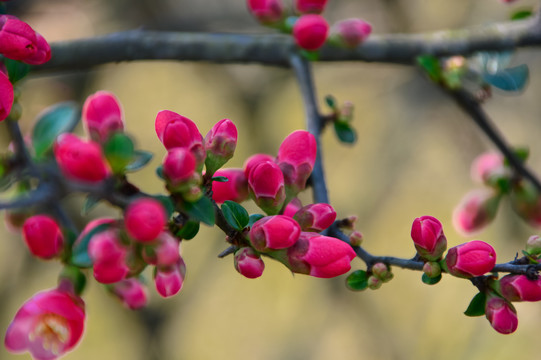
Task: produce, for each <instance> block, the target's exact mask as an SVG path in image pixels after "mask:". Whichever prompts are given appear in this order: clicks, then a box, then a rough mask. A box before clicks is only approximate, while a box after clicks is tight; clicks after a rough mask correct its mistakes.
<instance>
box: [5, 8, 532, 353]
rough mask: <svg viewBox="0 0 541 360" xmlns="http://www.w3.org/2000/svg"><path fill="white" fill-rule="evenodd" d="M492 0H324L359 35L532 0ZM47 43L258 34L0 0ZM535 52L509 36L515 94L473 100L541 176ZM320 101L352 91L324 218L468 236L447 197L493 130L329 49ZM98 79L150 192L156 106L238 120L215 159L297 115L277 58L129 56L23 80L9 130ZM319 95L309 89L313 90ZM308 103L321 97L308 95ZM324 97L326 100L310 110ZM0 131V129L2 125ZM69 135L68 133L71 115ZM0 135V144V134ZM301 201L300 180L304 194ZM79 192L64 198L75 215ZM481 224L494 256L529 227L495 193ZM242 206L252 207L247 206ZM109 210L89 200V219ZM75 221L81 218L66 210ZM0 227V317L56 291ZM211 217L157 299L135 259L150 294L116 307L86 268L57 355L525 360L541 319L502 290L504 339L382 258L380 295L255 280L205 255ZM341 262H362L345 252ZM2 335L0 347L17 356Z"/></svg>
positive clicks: (239, 18)
mask: <svg viewBox="0 0 541 360" xmlns="http://www.w3.org/2000/svg"><path fill="white" fill-rule="evenodd" d="M536 3H537V2H536V1H519V2H518V4H517V5H512V6H508V5H505V4H503V3H501V2H500V1H498V0H456V1H449V0H446V1H443V0H403V1H399V0H386V1H354V0H351V1H337V0H331V1H329V4H328V9H327V10H326V12H325V15H326V17H327V19H328V20H329V21H330V22H331V23H332V22H334V21H337V20H340V19H343V18H347V17H352V16H357V17H362V18H364V19H365V20H367V21H369V22H371V23H372V25H373V27H374V32H375V33H389V32H418V31H431V30H438V29H444V28H458V27H463V26H467V25H471V24H482V23H487V22H492V21H502V20H505V19H507V18H508V16H509V13H510V11H511V9H516V8H517V7H520V6H527V5H534V4H536ZM8 4H9V6H10V7H12V8H13V9H14V11H15V13H16V14H20V16H21V18H23V19H24V20H26V21H28V22H29V23H30V24H31V25H32V26H33V27H34V28H35V29H36V30H37V31H39V32H40V33H42V34H43V35H44V36H45V38H47V39H48V40H49V41H51V42H52V41H57V40H63V39H73V38H81V37H89V36H93V35H97V34H105V33H109V32H114V31H119V30H125V29H132V28H138V27H143V28H148V29H163V30H182V31H227V32H261V31H265V30H264V29H262V28H260V27H258V26H257V24H256V23H255V21H254V20H253V19H252V18H251V17H250V16H249V15H248V13H247V11H246V10H245V1H244V0H220V1H212V0H197V1H195V0H189V1H188V0H186V1H176V0H160V1H152V0H148V1H127V0H118V1H113V2H110V1H104V0H103V1H101V0H79V1H77V0H72V1H60V0H57V1H19V0H11V2H10V3H8ZM540 61H541V59H540V56H539V52H537V51H535V50H521V51H519V52H517V54H516V56H515V58H514V62H513V63H514V64H520V63H523V62H525V63H528V64H529V66H530V70H531V79H530V83H529V86H528V88H527V90H526V91H525V92H524V93H522V94H520V95H518V96H517V95H509V94H506V93H503V92H498V91H496V92H495V94H494V97H493V99H491V100H489V101H488V103H487V104H486V107H485V108H486V110H487V112H488V113H489V115H490V116H491V117H492V118H493V120H494V122H495V123H496V124H497V126H498V127H500V129H501V130H502V132H503V133H504V134H505V135H506V137H507V139H508V140H509V142H510V143H512V144H514V145H528V146H529V147H530V149H531V158H530V161H529V163H530V165H531V167H532V168H533V169H537V170H538V171H537V172H538V173H541V142H540V141H539V135H540V134H541V123H540V122H539V116H540V113H541V107H540V103H539V100H538V94H539V93H541V73H540V72H539V69H540V66H539V65H540ZM314 71H315V78H316V83H317V92H318V96H319V99H320V100H322V99H323V96H324V95H326V94H333V95H334V96H335V97H336V98H337V99H338V100H339V101H340V102H343V101H346V100H349V101H352V102H353V103H354V104H355V120H354V126H355V128H356V129H357V132H358V135H359V141H358V143H357V144H355V145H354V146H345V145H342V144H340V143H338V141H337V140H336V138H335V137H334V135H333V134H332V132H330V131H326V132H325V133H324V135H323V138H322V144H323V155H324V165H325V168H326V170H327V181H328V186H329V189H330V198H331V202H332V205H333V206H334V207H335V209H336V210H337V212H338V216H339V217H345V216H348V215H353V214H355V215H358V217H359V221H358V228H359V230H361V231H362V232H363V234H364V235H365V243H364V246H365V247H366V249H367V250H368V251H370V252H372V253H374V254H378V255H394V256H399V257H405V258H408V257H411V256H413V255H414V248H413V245H412V242H411V239H410V237H409V232H410V226H411V222H412V220H413V219H414V218H415V217H418V216H421V215H433V216H436V217H438V218H439V219H440V220H441V221H442V223H443V224H444V229H445V232H446V234H447V238H448V241H449V246H454V245H457V244H459V243H462V242H465V241H467V240H471V239H472V238H469V239H468V238H464V237H462V236H460V235H458V234H457V233H456V232H455V231H454V229H453V227H452V224H451V213H452V209H453V207H454V206H455V205H456V204H457V203H458V201H459V199H460V198H461V197H462V195H463V194H465V193H466V192H467V191H468V190H470V189H473V188H474V187H475V186H477V185H476V184H474V183H472V181H471V180H470V177H469V166H470V163H471V161H472V160H473V158H474V157H475V156H476V155H478V154H480V153H481V152H483V151H485V150H487V149H492V146H491V144H489V143H488V141H487V139H486V138H485V136H484V135H483V134H481V133H480V132H479V130H478V129H477V128H476V127H475V125H474V124H473V123H472V121H471V120H470V119H469V118H467V117H466V116H465V115H464V114H463V113H462V112H461V111H460V110H459V109H457V108H456V106H455V105H454V104H453V103H452V101H450V100H449V99H448V98H446V97H445V95H443V94H442V93H440V92H439V90H437V89H436V88H435V87H434V86H433V85H431V84H430V83H429V82H428V81H427V80H426V79H425V78H424V76H423V75H422V74H420V73H419V72H418V71H417V70H415V69H414V68H411V67H405V66H395V65H380V64H365V63H342V64H316V65H315V66H314ZM101 89H105V90H109V91H112V92H114V93H115V94H116V95H117V96H118V98H119V99H120V101H121V102H122V104H123V107H124V111H125V115H126V121H127V125H126V126H127V131H128V132H129V133H130V134H131V135H133V137H134V138H135V139H136V140H137V145H138V147H139V148H140V149H146V150H149V151H152V152H153V153H154V154H155V158H154V159H153V161H152V163H151V164H150V165H149V166H148V167H147V168H146V169H145V170H144V171H141V172H139V173H135V174H133V175H131V176H130V180H132V181H133V182H134V183H136V184H137V185H139V186H141V188H142V189H143V190H145V191H147V192H150V193H159V192H163V184H162V183H161V182H160V181H158V179H157V177H156V176H155V174H154V169H155V168H156V167H157V166H158V165H159V163H160V161H161V159H162V158H163V155H164V149H163V147H162V145H161V144H160V142H159V141H158V139H157V137H156V135H155V132H154V119H155V116H156V113H157V112H158V111H160V110H162V109H169V110H173V111H176V112H178V113H180V114H182V115H185V116H187V117H189V118H191V119H192V120H194V121H195V122H196V123H197V125H198V126H199V129H200V131H201V132H202V133H203V134H205V133H206V132H207V131H208V130H209V129H210V128H211V126H212V125H213V124H214V123H215V122H217V121H218V120H220V119H222V118H230V119H231V120H233V121H234V122H235V123H236V124H237V126H238V129H239V140H238V147H237V153H236V156H235V158H234V159H233V160H231V164H230V166H241V165H242V163H243V161H244V160H245V159H246V158H247V157H248V156H249V155H250V154H252V153H254V152H267V153H270V154H276V151H277V149H278V146H279V144H280V142H281V140H282V139H283V138H284V137H285V136H286V135H287V134H288V133H289V132H291V131H292V130H294V129H298V128H303V127H304V113H303V109H302V104H301V100H300V95H299V90H298V87H297V84H296V83H295V79H294V76H293V74H292V72H291V71H290V70H284V69H275V68H270V67H262V66H257V65H228V66H223V65H212V64H194V63H179V62H170V61H169V62H158V61H156V62H150V61H149V62H137V63H120V64H112V65H107V66H102V67H99V68H95V69H92V70H90V71H87V72H70V73H68V74H47V75H40V76H36V77H32V78H30V79H28V80H27V81H26V82H25V83H24V86H23V89H22V90H23V93H22V100H21V101H22V105H23V108H24V116H23V119H22V127H23V129H24V130H25V131H28V130H29V129H30V128H31V126H32V122H33V119H34V118H35V116H36V115H37V114H38V113H39V112H40V111H41V110H42V109H44V108H45V107H47V106H49V105H51V104H54V103H56V102H58V101H63V100H76V101H78V102H79V103H81V104H82V102H83V101H84V98H85V97H86V96H88V95H89V94H91V93H94V92H95V91H97V90H101ZM321 103H322V104H323V101H321ZM322 109H324V108H323V106H322ZM324 110H326V109H324ZM0 128H1V129H3V127H0ZM78 131H79V133H81V129H78ZM2 136H3V142H4V143H5V144H7V138H6V135H5V130H2ZM303 196H304V197H303V199H304V200H305V201H310V194H309V192H306V194H304V195H303ZM80 203H81V199H80V197H78V196H73V197H72V198H70V199H68V200H67V201H66V205H67V206H68V207H71V208H72V209H74V213H77V211H78V210H77V209H78V206H79V205H80ZM502 205H503V206H502V207H501V208H500V212H499V214H498V216H497V218H496V221H495V223H494V224H493V225H491V226H490V227H489V228H488V229H487V230H486V231H484V232H482V233H481V234H479V235H478V236H476V237H475V238H477V239H481V240H484V241H487V242H490V243H491V244H492V245H493V246H494V247H495V248H496V250H497V253H498V257H499V262H505V261H509V260H512V259H513V258H514V256H515V254H516V252H517V251H520V249H522V248H523V246H524V243H525V241H526V239H527V238H528V236H529V235H531V234H534V233H536V230H535V229H532V228H529V227H528V226H527V225H525V224H523V223H522V222H521V221H520V220H519V219H518V217H517V216H516V215H514V214H513V213H512V211H511V210H510V207H509V204H508V203H507V202H504V203H503V204H502ZM249 208H250V209H252V210H255V207H253V206H252V205H249ZM104 215H112V216H117V215H118V213H117V212H116V211H115V210H113V209H110V208H108V207H107V206H101V207H98V208H97V209H95V210H93V211H92V212H91V213H90V214H89V218H94V217H98V216H104ZM79 225H81V226H82V225H83V222H82V221H79ZM2 231H3V236H2V241H0V308H1V309H2V310H1V312H0V329H1V332H2V333H4V332H5V329H6V327H7V325H8V324H9V322H10V321H11V319H12V317H13V315H14V314H15V312H16V311H17V309H18V308H19V306H20V305H21V304H22V302H23V301H25V300H26V299H28V298H29V297H30V296H32V294H34V293H35V292H37V291H40V290H42V289H46V288H51V287H54V286H55V284H56V276H57V274H58V271H59V269H60V265H59V263H57V262H54V261H53V262H43V261H39V260H35V259H31V258H30V257H29V256H28V254H27V250H26V249H25V247H24V244H23V242H22V240H21V238H20V236H18V235H13V234H11V233H9V232H7V231H6V230H4V229H2ZM223 237H224V235H223V233H221V232H220V231H218V230H217V229H211V228H206V227H205V228H202V230H201V232H200V233H199V235H198V236H197V237H196V238H195V239H194V240H191V241H185V242H183V244H182V248H183V257H184V259H185V261H186V264H187V268H188V270H187V271H188V272H187V278H186V281H185V284H184V288H183V289H182V291H181V292H180V293H179V294H178V295H177V296H175V297H173V298H171V299H162V298H160V297H159V296H157V295H156V292H155V290H154V289H153V284H152V281H151V280H150V279H151V276H150V275H151V274H150V272H148V273H147V275H148V278H149V288H150V293H151V294H152V295H151V302H150V306H149V308H148V309H147V310H145V311H138V312H132V311H130V310H127V309H124V308H123V307H122V306H121V305H120V304H119V303H118V302H117V301H116V300H115V299H114V298H113V297H111V296H109V295H108V294H107V293H106V292H105V291H104V289H103V288H102V287H101V285H99V284H98V283H96V282H95V281H94V280H92V279H91V276H90V279H89V280H90V281H89V286H88V289H87V292H86V293H85V296H84V298H85V301H86V306H87V322H86V331H85V335H84V337H83V339H82V341H81V343H80V345H79V346H78V347H77V348H76V349H75V350H74V351H73V352H71V353H69V354H68V355H67V356H65V359H72V360H74V359H77V360H87V359H88V360H90V359H103V360H109V359H132V360H147V359H160V360H162V359H163V360H180V359H195V360H204V359H212V360H214V359H242V360H244V359H246V360H248V359H258V360H259V359H261V360H271V359H273V360H274V359H286V360H289V359H292V360H294V359H299V360H301V359H313V360H323V359H364V360H371V359H374V360H375V359H396V360H402V359H404V360H406V359H418V360H423V359H442V360H443V359H476V360H477V359H509V358H512V357H518V356H520V357H522V358H524V359H535V358H538V357H539V350H538V349H537V347H536V346H535V344H536V341H537V339H538V335H537V334H538V333H539V331H541V325H540V322H539V319H540V316H541V305H540V304H517V306H516V307H517V310H518V314H519V328H518V330H517V331H516V333H514V334H513V335H508V336H503V335H500V334H498V333H496V332H495V331H494V330H492V328H491V327H490V325H489V323H488V322H487V321H486V319H485V318H484V317H479V318H468V317H466V316H464V315H463V314H462V313H463V311H464V310H465V309H466V307H467V305H468V303H469V300H470V299H471V297H473V295H474V294H475V288H474V287H473V286H472V285H471V284H470V283H469V282H468V281H464V280H459V279H454V278H451V277H449V276H444V279H443V280H442V281H441V283H439V284H438V285H435V286H432V287H430V286H427V285H424V284H422V283H421V281H420V273H418V272H412V271H409V270H401V269H394V273H395V279H393V280H392V281H391V282H390V283H388V284H385V285H384V286H383V287H382V288H381V289H380V290H378V291H365V292H360V293H354V292H350V291H348V290H347V289H346V288H345V287H344V279H345V276H341V277H339V278H336V279H316V278H311V277H308V276H302V275H296V276H292V275H291V273H290V272H289V271H288V270H287V269H286V268H284V267H283V266H282V265H280V264H278V263H275V262H272V261H266V266H267V268H266V269H265V273H264V274H263V276H262V277H261V278H259V279H256V280H249V279H246V278H244V277H242V276H240V275H239V274H238V273H237V272H236V271H235V270H234V268H233V259H232V257H227V258H225V259H217V258H216V255H217V254H218V253H219V252H220V251H221V250H223V249H224V248H225V247H226V243H225V242H224V239H223ZM352 265H353V267H354V269H358V268H364V264H363V263H362V262H361V261H360V260H358V259H357V260H355V261H353V263H352ZM26 358H30V356H29V355H28V354H25V355H21V356H17V355H12V354H9V353H7V352H6V351H5V349H4V348H3V347H2V348H1V349H0V359H26Z"/></svg>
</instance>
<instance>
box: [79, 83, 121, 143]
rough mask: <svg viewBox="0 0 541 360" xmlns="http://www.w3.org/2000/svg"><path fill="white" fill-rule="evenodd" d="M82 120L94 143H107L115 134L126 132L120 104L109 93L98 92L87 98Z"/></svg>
mask: <svg viewBox="0 0 541 360" xmlns="http://www.w3.org/2000/svg"><path fill="white" fill-rule="evenodd" d="M82 118H83V125H84V127H85V130H86V132H87V133H88V134H89V135H90V137H91V138H92V139H93V140H94V141H98V142H105V141H106V140H107V138H109V136H111V135H112V134H113V133H115V132H121V131H122V130H124V116H123V114H122V107H121V105H120V102H119V101H118V99H117V98H116V97H115V95H114V94H112V93H110V92H108V91H98V92H96V93H94V94H92V95H90V96H89V97H87V98H86V100H85V103H84V105H83V113H82Z"/></svg>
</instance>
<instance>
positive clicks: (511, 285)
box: [500, 274, 541, 301]
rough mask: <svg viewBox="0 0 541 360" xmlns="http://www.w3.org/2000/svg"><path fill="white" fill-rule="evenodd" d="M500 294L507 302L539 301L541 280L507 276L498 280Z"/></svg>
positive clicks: (523, 276) (524, 276) (522, 276)
mask: <svg viewBox="0 0 541 360" xmlns="http://www.w3.org/2000/svg"><path fill="white" fill-rule="evenodd" d="M500 292H501V294H502V295H503V296H504V297H505V298H506V299H507V300H509V301H540V300H541V278H537V279H536V280H530V279H528V277H527V276H526V275H513V274H509V275H506V276H504V277H502V278H501V279H500Z"/></svg>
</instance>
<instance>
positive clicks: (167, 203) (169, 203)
mask: <svg viewBox="0 0 541 360" xmlns="http://www.w3.org/2000/svg"><path fill="white" fill-rule="evenodd" d="M152 198H154V199H156V200H158V201H159V202H161V203H162V205H163V207H164V208H165V211H166V212H167V217H168V218H170V217H171V215H173V212H174V211H175V204H174V203H173V200H171V198H170V197H169V196H165V195H153V196H152Z"/></svg>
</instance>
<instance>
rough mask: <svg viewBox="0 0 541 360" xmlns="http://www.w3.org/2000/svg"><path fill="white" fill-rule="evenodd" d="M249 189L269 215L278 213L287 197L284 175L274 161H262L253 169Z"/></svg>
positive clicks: (258, 204) (249, 179)
mask: <svg viewBox="0 0 541 360" xmlns="http://www.w3.org/2000/svg"><path fill="white" fill-rule="evenodd" d="M248 189H249V190H250V195H251V196H252V197H253V199H254V201H255V202H256V204H257V206H259V207H260V208H261V209H263V211H265V212H266V213H267V214H269V215H274V214H277V213H278V212H279V211H280V209H281V208H282V205H283V204H284V201H285V199H286V193H285V186H284V175H283V174H282V171H281V170H280V168H279V167H278V165H276V164H275V163H273V162H269V161H266V162H262V163H259V164H257V165H256V166H255V167H254V168H253V169H252V171H251V172H250V176H249V177H248Z"/></svg>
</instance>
